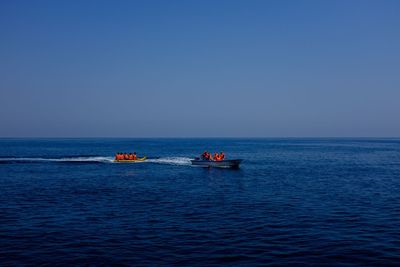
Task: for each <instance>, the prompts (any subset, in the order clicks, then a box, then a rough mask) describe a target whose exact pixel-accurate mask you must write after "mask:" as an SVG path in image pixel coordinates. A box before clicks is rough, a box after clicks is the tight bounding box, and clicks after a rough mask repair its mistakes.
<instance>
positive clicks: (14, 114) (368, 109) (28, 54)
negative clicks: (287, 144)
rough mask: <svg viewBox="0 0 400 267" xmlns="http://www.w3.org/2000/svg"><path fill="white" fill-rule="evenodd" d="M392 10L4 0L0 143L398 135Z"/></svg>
mask: <svg viewBox="0 0 400 267" xmlns="http://www.w3.org/2000/svg"><path fill="white" fill-rule="evenodd" d="M399 14H400V1H378V0H376V1H367V0H360V1H351V0H349V1H348V0H346V1H319V0H317V1H297V0H296V1H295V0H293V1H280V0H279V1H253V0H250V1H245V0H243V1H230V0H226V1H222V0H216V1H190V0H187V1H184V0H182V1H164V0H160V1H151V0H150V1H144V0H143V1H111V0H110V1H98V0H96V1H52V0H49V1H41V0H38V1H18V0H16V1H14V0H8V1H6V0H3V1H0V137H335V136H337V137H354V136H359V137H368V136H382V137H399V136H400V15H399Z"/></svg>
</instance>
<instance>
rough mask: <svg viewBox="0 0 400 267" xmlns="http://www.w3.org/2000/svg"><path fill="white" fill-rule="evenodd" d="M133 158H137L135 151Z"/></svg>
mask: <svg viewBox="0 0 400 267" xmlns="http://www.w3.org/2000/svg"><path fill="white" fill-rule="evenodd" d="M133 160H137V156H136V152H133Z"/></svg>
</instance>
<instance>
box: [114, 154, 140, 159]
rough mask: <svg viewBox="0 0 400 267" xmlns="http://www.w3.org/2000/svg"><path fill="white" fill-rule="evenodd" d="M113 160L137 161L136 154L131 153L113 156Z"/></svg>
mask: <svg viewBox="0 0 400 267" xmlns="http://www.w3.org/2000/svg"><path fill="white" fill-rule="evenodd" d="M115 160H137V155H136V152H133V154H132V153H117V154H115Z"/></svg>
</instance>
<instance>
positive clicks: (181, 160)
mask: <svg viewBox="0 0 400 267" xmlns="http://www.w3.org/2000/svg"><path fill="white" fill-rule="evenodd" d="M190 160H192V159H191V158H186V157H165V158H157V159H147V160H146V161H145V162H148V163H158V164H169V165H190V164H191V161H190Z"/></svg>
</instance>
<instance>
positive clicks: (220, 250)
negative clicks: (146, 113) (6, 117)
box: [0, 139, 400, 266]
mask: <svg viewBox="0 0 400 267" xmlns="http://www.w3.org/2000/svg"><path fill="white" fill-rule="evenodd" d="M205 148H207V149H209V150H211V151H215V150H224V151H225V152H226V154H227V156H228V157H230V158H244V159H245V161H244V163H243V165H242V166H241V169H239V170H226V169H203V168H195V167H192V166H190V159H191V158H193V157H194V156H197V154H198V153H200V152H202V151H203V150H204V149H205ZM133 150H135V151H137V152H138V153H139V155H143V154H146V155H147V156H150V157H151V159H150V160H149V161H148V162H143V163H135V164H118V163H112V155H113V154H114V153H115V152H118V151H128V152H130V151H133ZM0 189H1V192H0V265H2V266H4V265H9V266H14V265H41V264H47V265H51V266H53V265H115V264H121V265H139V266H142V265H146V266H159V265H165V266H171V265H182V266H205V265H223V264H225V265H233V266H238V265H240V266H252V265H267V264H271V265H293V264H305V265H316V266H321V265H329V266H331V265H350V266H351V265H358V266H367V265H370V266H377V265H400V140H396V139H337V140H336V139H165V140H157V139H137V140H135V139H66V140H61V139H52V140H40V139H33V140H28V139H22V140H21V139H19V140H13V139H1V140H0Z"/></svg>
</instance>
